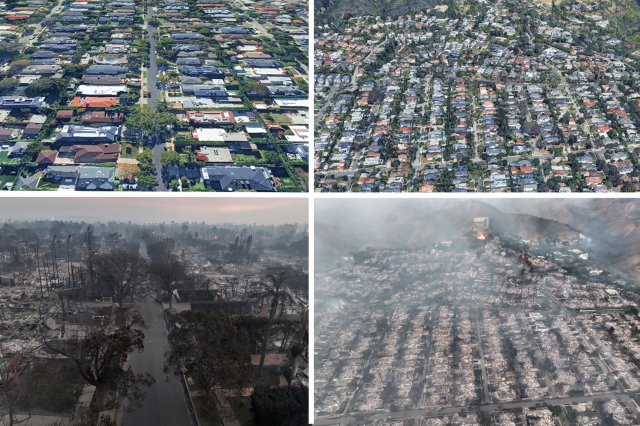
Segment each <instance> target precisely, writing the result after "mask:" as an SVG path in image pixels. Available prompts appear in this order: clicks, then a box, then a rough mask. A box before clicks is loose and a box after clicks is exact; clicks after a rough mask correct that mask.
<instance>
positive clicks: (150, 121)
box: [125, 108, 177, 134]
mask: <svg viewBox="0 0 640 426" xmlns="http://www.w3.org/2000/svg"><path fill="white" fill-rule="evenodd" d="M176 121H177V120H176V116H175V115H174V114H171V113H169V112H156V111H154V110H152V109H151V108H141V109H137V110H135V111H134V112H132V113H131V114H129V115H128V116H127V118H126V120H125V124H126V125H127V127H128V128H130V129H134V130H141V131H143V132H144V133H146V134H149V133H155V132H159V131H161V130H163V129H164V128H165V126H170V125H173V124H175V123H176Z"/></svg>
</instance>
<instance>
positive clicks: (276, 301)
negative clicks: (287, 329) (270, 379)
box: [253, 270, 295, 377]
mask: <svg viewBox="0 0 640 426" xmlns="http://www.w3.org/2000/svg"><path fill="white" fill-rule="evenodd" d="M291 278H292V276H290V275H289V274H288V273H287V271H284V270H282V271H278V272H274V273H271V274H267V275H266V276H265V281H262V282H260V283H259V285H261V286H262V287H263V290H262V291H261V292H260V293H257V294H255V295H254V296H253V299H260V300H264V299H271V307H270V310H269V322H267V328H266V330H265V331H264V339H263V341H262V354H261V355H260V365H259V366H258V371H257V372H256V376H257V377H261V376H262V367H263V366H264V359H265V357H266V356H267V347H268V346H269V337H270V335H271V325H272V324H273V319H274V317H275V316H276V313H277V312H278V307H280V306H282V312H284V308H285V306H286V305H288V304H291V303H294V301H295V299H294V298H293V295H292V294H291V290H289V287H288V286H287V284H286V282H287V281H288V280H289V279H291Z"/></svg>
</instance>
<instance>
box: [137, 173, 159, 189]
mask: <svg viewBox="0 0 640 426" xmlns="http://www.w3.org/2000/svg"><path fill="white" fill-rule="evenodd" d="M138 185H140V187H141V188H153V187H154V186H156V176H155V175H154V174H152V173H149V172H142V173H140V177H139V178H138Z"/></svg>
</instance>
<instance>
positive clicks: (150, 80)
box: [147, 6, 159, 108]
mask: <svg viewBox="0 0 640 426" xmlns="http://www.w3.org/2000/svg"><path fill="white" fill-rule="evenodd" d="M151 18H153V6H149V7H148V8H147V31H148V33H149V68H148V69H147V91H150V92H151V98H149V99H148V102H149V103H148V105H149V106H150V107H151V108H155V107H156V103H157V102H158V97H159V90H158V88H157V87H156V74H157V73H158V66H157V65H156V57H157V53H156V39H155V38H154V37H153V35H152V34H153V27H152V26H151V25H149V19H151Z"/></svg>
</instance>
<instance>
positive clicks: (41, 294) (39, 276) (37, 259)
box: [36, 240, 44, 299]
mask: <svg viewBox="0 0 640 426" xmlns="http://www.w3.org/2000/svg"><path fill="white" fill-rule="evenodd" d="M36 267H37V268H38V281H40V297H42V298H43V299H44V291H43V289H42V274H41V273H40V260H39V258H38V240H36Z"/></svg>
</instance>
